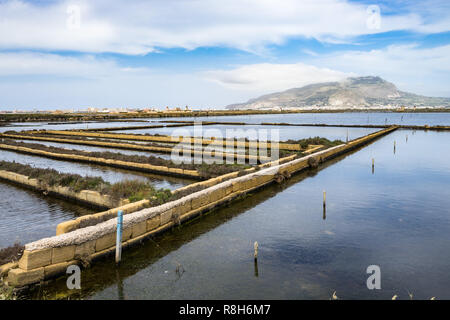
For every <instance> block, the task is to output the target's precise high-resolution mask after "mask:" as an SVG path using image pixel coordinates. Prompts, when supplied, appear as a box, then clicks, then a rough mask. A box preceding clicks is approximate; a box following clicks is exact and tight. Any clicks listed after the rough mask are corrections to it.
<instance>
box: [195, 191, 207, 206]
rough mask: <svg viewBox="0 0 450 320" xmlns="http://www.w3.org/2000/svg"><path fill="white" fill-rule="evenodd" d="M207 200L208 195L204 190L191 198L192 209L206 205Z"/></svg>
mask: <svg viewBox="0 0 450 320" xmlns="http://www.w3.org/2000/svg"><path fill="white" fill-rule="evenodd" d="M208 201H209V195H208V194H207V193H206V192H205V193H203V194H201V195H198V196H197V197H195V198H193V199H192V209H197V208H200V207H203V206H204V205H206V204H207V203H208Z"/></svg>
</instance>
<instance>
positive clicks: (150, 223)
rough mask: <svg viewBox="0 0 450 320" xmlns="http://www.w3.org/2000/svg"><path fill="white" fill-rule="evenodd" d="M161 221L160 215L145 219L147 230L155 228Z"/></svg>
mask: <svg viewBox="0 0 450 320" xmlns="http://www.w3.org/2000/svg"><path fill="white" fill-rule="evenodd" d="M160 223H161V217H159V216H156V217H153V218H151V219H148V220H147V231H151V230H153V229H156V228H158V227H159V226H160Z"/></svg>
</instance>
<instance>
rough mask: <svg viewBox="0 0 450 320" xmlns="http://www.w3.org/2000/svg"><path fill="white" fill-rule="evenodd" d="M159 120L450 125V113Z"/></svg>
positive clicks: (317, 114)
mask: <svg viewBox="0 0 450 320" xmlns="http://www.w3.org/2000/svg"><path fill="white" fill-rule="evenodd" d="M158 120H159V121H170V120H174V121H223V122H246V123H255V124H257V123H262V122H270V123H277V122H278V123H280V122H286V123H302V124H320V123H322V124H323V123H325V124H339V125H341V124H357V125H366V124H368V125H384V124H400V125H425V124H428V125H430V126H432V125H448V124H449V123H450V113H430V112H423V113H421V112H414V113H412V112H409V113H408V112H401V113H400V112H343V113H291V114H253V115H239V116H212V117H189V118H181V117H171V118H161V119H158Z"/></svg>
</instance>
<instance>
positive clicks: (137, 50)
mask: <svg viewBox="0 0 450 320" xmlns="http://www.w3.org/2000/svg"><path fill="white" fill-rule="evenodd" d="M70 5H77V6H79V8H80V13H81V15H80V17H81V19H80V28H75V29H74V28H68V27H67V21H68V19H69V18H70V16H71V14H70V13H67V8H68V7H69V6H70ZM366 9H367V6H366V5H363V4H356V3H350V2H347V1H343V0H304V1H298V0H284V1H283V2H282V3H280V2H279V1H277V0H229V1H226V2H218V1H216V0H201V1H200V0H182V1H180V0H153V1H143V0H127V1H125V0H116V1H114V4H111V2H110V1H106V0H96V1H86V0H76V1H59V2H50V3H49V4H43V3H42V2H39V4H32V3H29V2H23V1H20V0H9V1H4V2H0V48H3V49H30V48H31V49H41V50H74V51H82V52H118V53H125V54H145V53H147V52H150V51H152V50H154V48H155V47H163V48H173V47H182V48H188V49H193V48H196V47H200V46H217V45H221V46H229V47H234V48H239V49H244V50H250V51H254V50H258V49H259V48H262V47H264V46H265V45H267V44H280V43H282V42H283V41H285V40H286V39H287V38H289V37H294V36H295V37H298V36H304V37H314V38H317V39H320V40H322V41H329V42H342V41H348V40H349V38H351V37H353V36H358V35H363V34H371V33H377V32H385V31H391V30H417V31H423V32H440V31H447V30H449V29H450V28H449V21H450V19H449V14H448V13H446V14H442V12H440V13H439V14H436V17H437V18H436V19H429V18H427V19H426V20H425V19H424V18H422V17H421V16H420V15H419V14H418V13H405V14H401V15H386V16H384V15H383V12H381V14H382V15H381V24H380V29H370V28H368V27H367V23H366V22H367V19H368V17H369V16H368V13H367V12H366ZM417 12H420V11H417Z"/></svg>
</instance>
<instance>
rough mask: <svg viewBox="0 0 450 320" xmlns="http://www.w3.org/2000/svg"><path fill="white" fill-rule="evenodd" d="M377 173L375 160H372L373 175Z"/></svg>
mask: <svg viewBox="0 0 450 320" xmlns="http://www.w3.org/2000/svg"><path fill="white" fill-rule="evenodd" d="M374 172H375V159H374V158H372V174H374Z"/></svg>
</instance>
